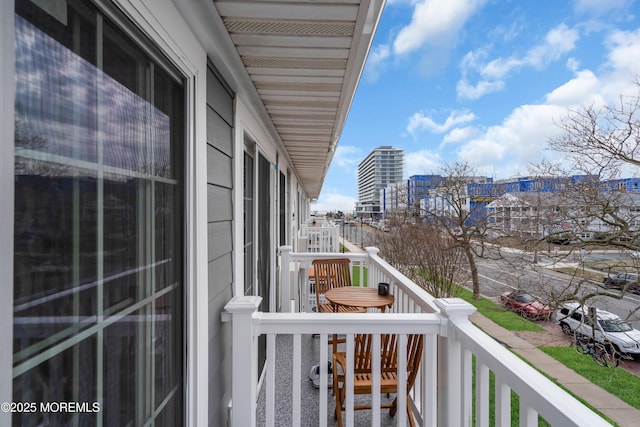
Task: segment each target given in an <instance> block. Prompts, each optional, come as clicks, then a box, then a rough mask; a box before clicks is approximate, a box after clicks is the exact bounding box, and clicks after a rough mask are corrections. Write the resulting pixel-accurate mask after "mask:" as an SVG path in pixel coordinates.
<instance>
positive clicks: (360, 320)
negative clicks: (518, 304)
mask: <svg viewBox="0 0 640 427" xmlns="http://www.w3.org/2000/svg"><path fill="white" fill-rule="evenodd" d="M338 257H347V258H349V259H350V260H351V265H352V266H353V268H354V270H355V273H356V274H355V275H354V276H355V277H357V280H358V281H357V283H354V285H355V286H368V287H374V288H377V286H378V283H380V282H385V283H388V284H389V285H390V292H391V293H392V294H393V295H394V297H395V302H394V304H393V306H392V307H391V308H390V309H388V310H387V311H386V312H385V313H380V312H370V313H348V314H342V313H316V312H314V302H313V301H314V300H315V297H314V295H313V293H312V286H311V284H310V281H309V276H308V269H309V267H310V266H311V262H312V260H314V259H318V258H338ZM278 271H279V273H280V275H279V278H278V284H277V286H274V287H273V289H272V294H271V296H270V298H271V301H272V304H271V305H272V307H271V312H269V313H267V312H259V311H258V307H259V304H260V301H261V298H260V297H255V296H239V297H235V298H233V299H232V300H231V301H230V302H229V304H227V306H226V313H225V315H224V317H225V319H226V320H228V321H231V322H232V333H233V369H232V383H233V387H232V419H233V425H234V426H243V427H244V426H255V425H266V426H278V427H280V426H283V425H291V426H307V425H314V426H315V425H319V426H327V425H329V426H335V425H336V422H335V420H334V408H335V399H334V396H333V391H332V388H330V387H329V386H328V385H329V382H330V381H331V377H330V376H328V375H327V376H326V377H325V376H324V375H321V377H320V387H319V389H314V388H312V387H311V385H310V384H309V381H308V375H309V369H308V365H309V364H310V363H314V364H319V365H320V366H321V367H322V368H321V369H322V370H321V373H322V374H325V372H326V369H325V368H324V366H327V362H328V361H330V360H331V357H332V354H331V353H332V346H331V345H330V344H329V341H330V340H331V338H332V337H333V334H339V336H341V337H344V338H345V341H346V343H345V344H341V345H342V347H341V350H342V351H344V350H345V349H346V354H347V358H349V357H351V356H349V354H350V352H351V353H352V352H353V346H354V337H355V336H356V335H357V334H362V333H366V334H371V335H372V336H373V337H380V336H381V334H398V336H399V338H398V340H399V342H400V343H404V342H405V341H403V340H404V339H405V338H404V337H406V336H407V335H408V334H423V342H424V350H423V352H422V360H421V364H420V369H419V371H418V375H417V377H416V380H415V383H414V386H413V388H412V389H411V391H410V393H409V394H408V395H405V394H404V393H398V395H397V399H398V408H405V407H406V402H408V404H409V405H410V407H411V408H412V413H413V416H414V418H415V419H416V420H417V423H418V425H422V426H451V427H459V426H467V425H476V426H489V425H495V426H499V427H500V426H503V427H506V426H511V425H512V422H513V423H515V424H517V425H521V426H537V425H538V421H539V418H541V419H544V420H545V421H546V422H548V423H549V424H551V425H554V426H563V427H566V426H607V425H610V424H609V423H607V422H606V421H605V420H603V419H602V418H600V417H599V416H598V415H597V414H595V413H594V412H593V411H591V410H590V409H589V408H587V407H586V406H584V405H583V404H581V403H580V402H578V401H577V400H576V399H575V398H573V397H572V396H571V395H569V394H568V393H566V392H565V391H564V390H562V389H561V388H560V387H558V386H557V385H556V384H554V383H553V382H552V381H551V380H549V379H547V378H546V377H545V376H543V375H542V374H540V373H539V372H538V371H536V370H535V369H534V368H532V367H531V366H530V365H528V364H527V363H525V362H524V361H522V360H521V359H520V358H518V357H517V356H516V355H514V354H513V353H511V352H510V351H509V350H507V349H506V348H504V347H503V346H502V345H501V344H499V343H498V342H497V341H495V340H494V339H493V338H491V337H490V336H488V335H487V334H485V333H484V332H482V331H481V330H480V329H478V328H477V327H476V326H474V325H473V324H472V323H471V322H470V321H469V315H470V314H471V313H472V312H474V311H475V308H474V307H473V306H472V305H470V304H468V303H466V302H465V301H463V300H461V299H457V298H446V299H434V298H433V297H432V296H431V295H429V294H428V293H426V292H425V291H424V290H423V289H422V288H420V287H419V286H418V285H417V284H415V283H414V282H412V281H411V280H409V279H408V278H407V277H405V276H404V275H402V274H401V273H400V272H398V271H397V270H396V269H394V268H393V267H391V266H390V265H389V264H388V263H387V262H385V261H384V260H383V259H382V258H381V257H380V256H378V250H377V249H375V248H367V252H366V253H361V254H355V253H348V254H339V253H328V252H327V253H293V252H291V248H290V247H281V248H280V256H279V265H278ZM315 334H317V336H315ZM374 339H376V340H378V339H379V338H374ZM374 342H378V341H374ZM398 348H399V349H401V348H402V345H399V346H398ZM264 351H266V353H265V354H266V361H265V363H264V369H261V370H258V360H259V358H258V353H262V352H264ZM398 352H399V353H400V356H399V357H398V360H399V362H398V365H399V370H398V390H402V389H406V382H405V381H406V380H407V378H406V375H404V374H403V372H402V371H403V366H402V364H403V362H402V354H401V353H402V351H401V350H398ZM378 353H379V352H378ZM371 354H372V355H371V358H372V360H373V359H377V360H379V357H380V355H379V354H376V352H373V351H372V353H371ZM310 361H311V362H310ZM348 361H349V359H348ZM371 365H372V372H373V375H372V377H373V378H376V377H379V373H380V363H376V362H372V363H371ZM347 366H349V363H347ZM345 384H346V387H345V390H346V398H345V402H346V404H345V412H344V413H343V425H344V426H353V425H358V426H359V425H371V426H386V425H399V426H406V425H408V417H407V412H406V411H403V410H400V409H399V410H398V411H397V413H396V414H395V416H394V417H393V418H391V417H390V416H389V415H388V414H387V410H386V409H385V410H381V409H379V403H380V402H383V401H385V400H386V399H388V397H387V396H386V395H384V394H382V393H380V392H377V393H375V392H374V393H373V394H372V395H369V396H355V395H354V393H353V389H352V387H351V388H350V385H351V384H353V371H352V370H350V369H349V368H347V371H346V373H345ZM374 384H375V383H374ZM490 384H491V386H490ZM516 396H517V399H515V398H514V397H516ZM393 397H394V396H391V398H393ZM362 398H365V399H368V400H369V401H371V402H373V404H372V406H373V407H374V409H372V410H367V411H354V410H353V406H354V404H358V403H359V402H360V401H361V399H362ZM405 399H406V401H405ZM514 401H517V402H519V403H518V409H517V410H515V409H514V410H512V407H511V405H512V402H514ZM514 407H515V405H514ZM356 412H357V414H356ZM257 413H259V414H260V416H259V418H260V421H258V418H257ZM512 418H514V419H512ZM472 423H473V424H472Z"/></svg>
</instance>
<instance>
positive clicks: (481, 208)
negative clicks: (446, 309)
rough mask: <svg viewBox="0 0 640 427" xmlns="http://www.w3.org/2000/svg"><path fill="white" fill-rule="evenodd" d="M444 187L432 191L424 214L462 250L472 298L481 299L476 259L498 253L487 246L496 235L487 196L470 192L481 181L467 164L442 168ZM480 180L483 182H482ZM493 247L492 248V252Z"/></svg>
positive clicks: (460, 163)
mask: <svg viewBox="0 0 640 427" xmlns="http://www.w3.org/2000/svg"><path fill="white" fill-rule="evenodd" d="M442 171H443V176H444V178H445V183H444V186H443V187H441V188H438V189H435V190H433V192H432V193H433V194H432V197H430V198H429V202H428V203H425V205H424V209H423V214H424V215H425V216H426V221H427V222H433V223H435V224H438V225H439V226H440V227H441V229H442V230H443V232H444V233H445V234H446V235H447V236H448V238H449V239H450V240H451V242H452V245H454V246H455V247H457V248H459V249H460V250H461V251H462V253H463V254H464V257H465V258H466V263H467V265H468V266H469V272H470V276H471V283H472V291H473V298H474V299H480V280H479V276H478V266H477V264H476V257H489V256H491V257H493V256H494V254H495V253H497V254H499V250H498V251H497V252H494V250H495V249H497V247H496V246H489V245H487V243H488V242H489V241H490V240H492V239H493V238H494V237H495V236H494V235H492V233H490V231H491V229H492V224H491V221H489V216H488V212H487V210H486V202H488V200H489V198H488V197H483V196H482V195H474V194H471V193H470V192H469V184H470V183H472V182H474V181H478V180H480V181H482V180H483V179H482V178H483V177H478V176H477V175H476V173H475V171H474V170H473V169H472V168H471V166H470V165H469V164H468V163H465V162H456V163H453V164H445V165H444V166H443V167H442ZM479 178H480V179H479ZM489 248H491V249H489Z"/></svg>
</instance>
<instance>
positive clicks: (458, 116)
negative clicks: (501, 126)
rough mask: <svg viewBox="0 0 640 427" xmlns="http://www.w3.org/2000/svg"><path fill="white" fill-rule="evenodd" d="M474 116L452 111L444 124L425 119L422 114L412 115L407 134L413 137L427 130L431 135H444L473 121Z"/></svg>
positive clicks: (429, 118) (465, 112)
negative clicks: (460, 125)
mask: <svg viewBox="0 0 640 427" xmlns="http://www.w3.org/2000/svg"><path fill="white" fill-rule="evenodd" d="M475 118H476V116H475V114H473V113H471V112H469V111H452V112H451V113H450V114H449V117H447V118H446V120H445V121H444V123H441V124H439V123H436V122H435V121H434V120H433V119H432V118H431V117H427V116H425V115H424V113H422V112H418V113H414V114H413V115H412V116H411V117H410V118H409V123H408V124H407V132H408V133H409V134H411V135H414V136H415V134H416V133H417V132H418V131H420V130H425V129H426V130H428V131H430V132H433V133H444V132H447V131H448V130H449V129H451V128H453V127H455V126H457V125H459V124H463V123H468V122H471V121H473V120H475Z"/></svg>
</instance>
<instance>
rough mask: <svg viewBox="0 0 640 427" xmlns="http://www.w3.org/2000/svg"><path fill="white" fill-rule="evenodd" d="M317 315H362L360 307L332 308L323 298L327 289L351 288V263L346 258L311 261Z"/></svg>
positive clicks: (363, 310) (363, 309) (364, 310)
mask: <svg viewBox="0 0 640 427" xmlns="http://www.w3.org/2000/svg"><path fill="white" fill-rule="evenodd" d="M312 265H313V275H314V282H315V291H316V307H317V311H318V313H321V312H334V311H335V312H338V313H364V312H366V311H367V310H366V309H365V308H362V307H346V306H336V307H334V306H333V305H332V304H331V303H330V302H328V301H327V300H326V299H325V298H324V293H325V292H326V291H328V290H329V289H333V288H340V287H343V286H351V261H350V260H349V259H348V258H331V259H315V260H313V261H312Z"/></svg>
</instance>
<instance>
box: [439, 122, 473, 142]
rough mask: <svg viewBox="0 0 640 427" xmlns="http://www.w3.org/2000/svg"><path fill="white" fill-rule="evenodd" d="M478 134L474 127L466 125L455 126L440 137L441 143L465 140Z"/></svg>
mask: <svg viewBox="0 0 640 427" xmlns="http://www.w3.org/2000/svg"><path fill="white" fill-rule="evenodd" d="M477 134H478V130H477V129H476V128H474V127H471V126H468V127H464V128H456V129H453V130H452V131H451V132H449V133H448V134H447V135H445V137H444V138H443V139H442V143H443V144H447V143H450V142H452V143H456V142H461V141H467V140H469V139H471V138H473V137H474V136H476V135H477Z"/></svg>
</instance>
